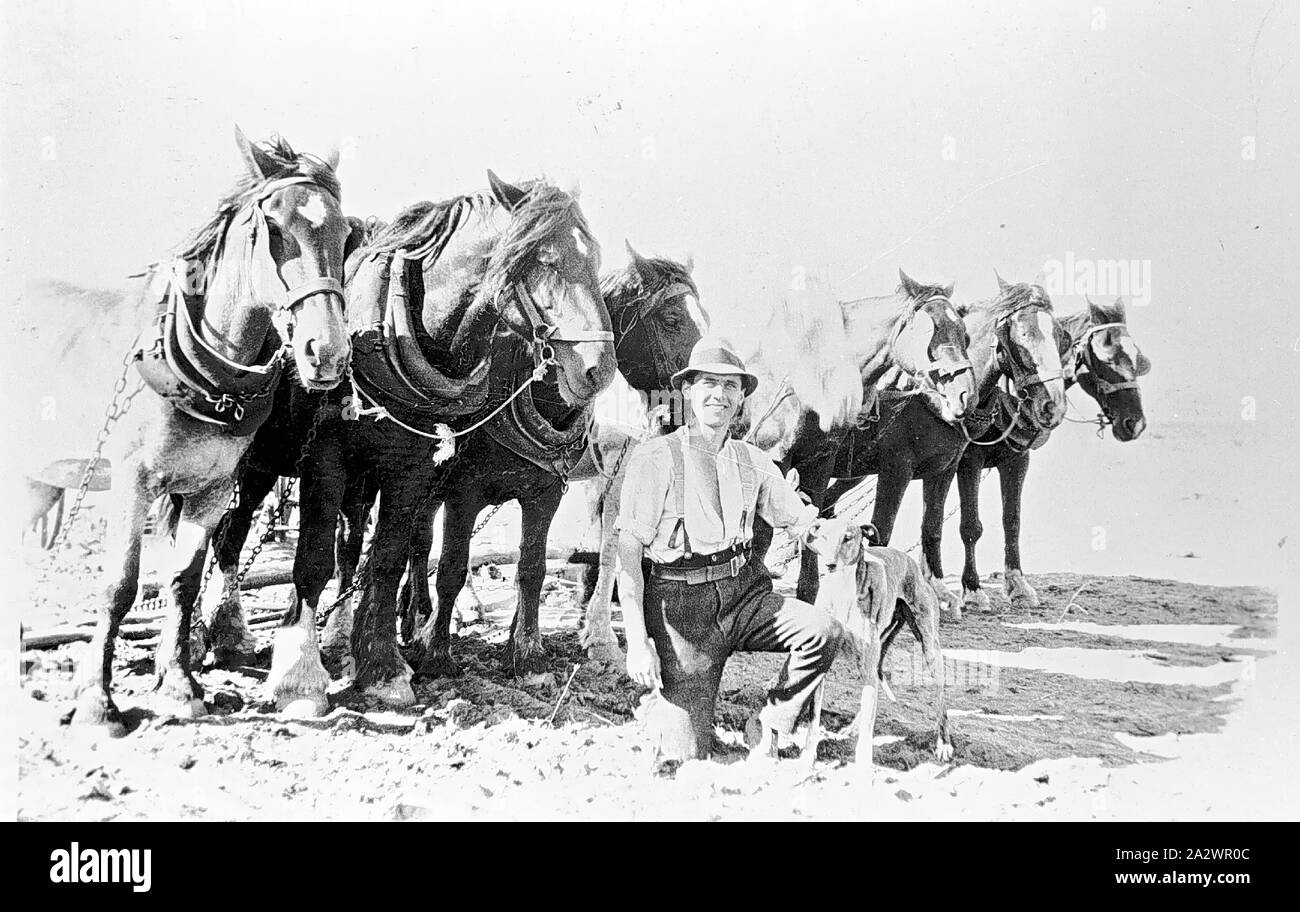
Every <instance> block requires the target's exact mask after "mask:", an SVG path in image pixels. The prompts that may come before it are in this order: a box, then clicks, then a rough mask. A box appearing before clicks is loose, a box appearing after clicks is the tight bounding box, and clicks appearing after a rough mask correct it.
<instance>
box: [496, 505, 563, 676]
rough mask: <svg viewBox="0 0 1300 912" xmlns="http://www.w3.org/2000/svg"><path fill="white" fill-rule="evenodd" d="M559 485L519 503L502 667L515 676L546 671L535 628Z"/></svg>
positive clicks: (540, 638) (543, 655)
mask: <svg viewBox="0 0 1300 912" xmlns="http://www.w3.org/2000/svg"><path fill="white" fill-rule="evenodd" d="M563 487H564V486H563V485H561V484H560V483H559V482H558V481H557V482H555V483H554V484H552V485H551V486H550V487H548V488H547V489H546V490H544V491H543V492H542V493H540V494H538V495H537V496H535V497H531V498H528V499H525V500H522V501H521V502H520V504H519V505H520V507H521V508H522V512H523V523H522V530H521V532H520V536H519V566H518V567H517V568H516V571H515V592H516V595H517V598H516V600H515V617H514V620H513V621H511V622H510V640H509V641H508V643H507V645H506V652H505V656H506V664H507V665H509V666H510V668H511V669H512V670H513V671H514V673H515V674H516V675H523V674H531V673H536V672H542V671H545V670H546V647H545V646H543V645H542V632H541V629H540V627H539V625H538V612H539V608H540V603H541V599H542V583H543V582H545V580H546V538H547V535H548V534H549V533H550V531H551V520H552V519H554V518H555V511H556V510H557V509H559V507H560V498H561V496H563V493H564V491H563Z"/></svg>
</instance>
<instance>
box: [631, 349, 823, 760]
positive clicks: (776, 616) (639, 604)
mask: <svg viewBox="0 0 1300 912" xmlns="http://www.w3.org/2000/svg"><path fill="white" fill-rule="evenodd" d="M673 385H674V386H677V387H680V388H681V390H682V398H683V400H684V401H685V404H686V406H687V425H686V426H685V427H683V428H680V429H678V430H677V431H675V432H674V433H672V434H669V435H667V436H664V437H659V438H655V439H652V440H648V441H646V442H645V443H642V444H641V445H640V446H639V447H637V449H636V450H635V451H633V453H632V456H631V457H630V459H629V460H628V466H627V475H626V477H625V479H624V482H623V492H622V496H621V501H622V506H621V510H620V512H619V517H618V523H617V526H616V528H617V529H618V532H619V541H618V553H619V562H620V564H621V569H620V574H619V580H618V582H619V595H620V602H621V604H622V608H623V619H624V622H625V624H626V628H627V670H628V675H629V676H630V677H631V678H632V680H634V681H636V682H637V683H638V684H641V685H643V686H645V687H650V688H652V689H654V690H655V691H656V693H654V694H652V697H651V701H650V704H649V705H648V706H647V713H646V722H647V725H648V726H649V728H650V730H651V732H652V734H654V735H655V736H656V737H657V739H658V741H659V749H660V755H661V757H664V758H665V759H683V760H684V759H692V758H696V757H707V756H708V754H709V752H710V749H711V747H712V744H713V710H714V702H715V701H716V699H717V694H718V684H719V682H720V681H721V679H722V668H723V665H724V664H725V663H726V660H727V657H728V656H729V655H730V654H731V653H732V652H734V651H742V652H785V651H789V652H790V653H791V656H790V661H789V666H788V672H787V674H785V675H783V678H782V680H781V682H779V683H778V686H777V687H776V688H775V689H773V690H772V691H771V692H770V693H769V695H768V701H767V705H766V706H764V707H763V709H762V711H761V712H760V714H759V722H760V725H761V729H762V735H761V737H760V740H759V743H758V744H757V745H756V746H755V747H754V748H753V750H752V752H751V756H754V755H763V756H766V755H768V754H772V753H775V744H776V737H777V735H778V734H790V733H791V732H793V731H794V727H795V722H796V720H797V719H798V717H799V714H800V711H801V710H802V708H803V706H804V704H805V702H806V701H807V700H808V698H809V697H810V696H812V694H813V692H814V691H815V690H816V688H817V685H818V684H820V683H821V679H822V676H823V675H825V673H826V671H827V670H828V669H829V668H830V666H831V663H832V662H833V661H834V659H835V653H836V651H837V649H838V648H839V642H840V636H841V633H842V630H841V628H840V626H839V624H838V623H837V622H836V621H835V620H834V619H833V618H832V617H831V616H830V615H828V614H826V613H825V612H824V611H822V610H821V609H819V608H815V607H813V606H812V605H809V604H808V603H806V602H801V601H798V600H797V599H793V598H783V597H782V596H780V595H778V594H776V593H775V592H773V591H772V580H771V577H770V576H769V575H768V572H767V569H766V568H765V567H763V566H762V565H761V563H760V562H757V561H753V560H751V548H750V539H751V537H752V528H753V520H754V516H755V514H757V515H758V516H761V517H762V518H763V519H764V520H766V521H767V522H768V523H769V524H770V525H771V526H772V527H773V528H791V529H792V531H793V532H794V533H795V534H796V535H798V536H800V537H802V536H803V535H805V534H806V533H807V530H808V529H809V527H811V525H812V523H813V522H814V520H815V519H816V516H817V510H816V508H815V507H812V506H810V505H806V504H804V503H803V502H802V501H801V500H800V499H799V496H798V494H796V493H795V491H794V489H793V488H791V487H790V485H789V484H787V483H786V481H785V479H784V478H783V477H782V476H781V474H780V472H779V471H778V470H777V468H776V465H775V464H774V463H773V462H772V460H771V459H770V458H769V457H768V456H767V455H766V454H765V453H763V451H762V450H760V449H758V448H757V447H755V446H753V445H752V444H749V443H746V442H744V441H741V440H732V439H729V437H728V430H729V428H730V425H731V421H732V419H733V418H734V417H735V415H736V412H737V411H739V410H740V407H741V404H742V403H743V402H744V399H745V398H746V397H747V396H749V395H750V394H751V393H753V392H754V389H755V388H756V387H757V386H758V378H757V377H755V376H754V375H753V374H751V373H749V372H748V371H747V370H746V369H745V364H744V362H743V361H742V360H741V359H740V358H739V357H738V356H737V355H736V353H735V352H734V351H733V350H732V349H731V347H730V346H729V345H728V344H727V343H726V342H724V341H722V340H720V339H716V338H713V339H711V338H707V337H706V338H704V339H701V340H700V341H699V342H698V343H696V345H695V348H694V350H693V351H692V352H691V359H690V363H689V364H688V365H687V367H686V368H685V369H684V370H682V371H679V372H678V373H677V374H675V375H674V376H673Z"/></svg>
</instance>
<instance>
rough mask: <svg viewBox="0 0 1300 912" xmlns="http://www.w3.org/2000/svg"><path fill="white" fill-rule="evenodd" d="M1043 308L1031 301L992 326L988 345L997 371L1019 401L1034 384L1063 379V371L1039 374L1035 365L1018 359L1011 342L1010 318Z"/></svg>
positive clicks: (1006, 314) (1017, 351)
mask: <svg viewBox="0 0 1300 912" xmlns="http://www.w3.org/2000/svg"><path fill="white" fill-rule="evenodd" d="M1044 307H1045V305H1044V304H1042V303H1038V302H1033V301H1031V302H1029V303H1028V304H1022V305H1020V306H1019V307H1017V308H1015V309H1014V310H1011V311H1009V312H1007V313H1004V314H1003V315H1002V316H1000V317H998V319H997V322H996V323H995V324H994V325H993V340H992V341H991V342H990V343H989V344H990V345H992V346H993V348H994V352H995V358H996V360H997V366H998V370H999V371H1000V372H1001V374H1002V376H1003V377H1005V378H1007V380H1009V381H1010V383H1011V385H1012V386H1014V387H1015V390H1016V397H1017V398H1018V399H1021V400H1023V399H1024V398H1025V395H1024V394H1025V390H1027V389H1028V388H1029V387H1031V386H1034V385H1035V384H1038V385H1046V384H1048V383H1050V382H1051V381H1053V380H1063V379H1064V378H1065V371H1064V369H1062V370H1056V371H1048V372H1047V373H1043V374H1040V373H1039V372H1038V367H1037V365H1035V364H1034V363H1033V362H1032V361H1026V360H1025V359H1023V358H1021V357H1020V353H1019V350H1018V348H1017V346H1016V344H1015V343H1014V342H1013V341H1012V340H1011V318H1012V317H1013V316H1015V315H1016V314H1018V313H1020V311H1022V310H1028V309H1029V308H1038V309H1040V310H1041V309H1044Z"/></svg>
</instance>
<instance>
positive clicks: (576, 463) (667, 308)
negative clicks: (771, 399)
mask: <svg viewBox="0 0 1300 912" xmlns="http://www.w3.org/2000/svg"><path fill="white" fill-rule="evenodd" d="M628 252H629V255H630V262H629V264H628V266H627V268H626V269H625V270H623V271H620V272H615V273H610V274H607V275H606V276H604V277H603V278H602V279H601V293H602V294H603V296H604V299H605V304H606V306H608V308H609V313H610V317H611V319H612V322H613V326H614V340H615V348H616V350H617V352H618V369H619V372H620V373H621V374H622V376H623V378H624V379H625V380H626V381H627V383H628V385H629V386H630V387H631V388H632V389H634V390H637V391H638V392H640V393H642V394H643V396H644V397H649V396H650V395H652V394H654V393H658V392H661V391H665V390H667V389H668V388H669V387H670V385H671V378H672V375H673V374H674V373H676V372H677V371H679V370H681V369H682V368H684V367H685V366H686V362H687V360H688V359H689V358H690V352H691V348H692V347H693V346H694V345H695V343H696V342H697V341H699V339H700V335H701V332H702V328H703V327H701V326H700V325H699V321H698V320H697V319H696V318H695V317H693V315H692V311H691V305H692V303H693V302H695V301H697V300H698V297H699V292H698V290H697V289H696V287H695V283H694V281H693V280H692V279H691V277H690V272H689V269H688V267H686V266H683V265H681V264H678V263H675V262H672V261H670V260H662V259H645V258H643V257H641V256H639V255H638V254H637V253H636V251H634V250H632V248H631V246H630V245H629V247H628ZM525 366H526V365H525ZM529 393H530V395H529V397H528V400H527V401H528V402H529V403H531V410H530V411H522V410H520V411H507V412H502V413H501V415H499V416H498V417H497V418H494V419H493V421H492V422H491V423H489V424H488V425H486V426H485V427H484V428H483V429H482V430H481V431H479V432H478V433H477V434H476V435H475V437H473V438H471V439H470V441H469V442H467V443H466V444H465V446H464V458H463V459H461V460H459V461H458V462H456V463H455V464H454V465H451V466H450V467H449V469H448V470H447V472H446V474H445V475H444V476H443V477H441V478H440V479H439V481H438V482H437V486H438V489H439V490H440V491H442V492H443V493H442V496H441V506H442V507H443V535H442V556H441V559H440V561H439V563H438V573H437V583H436V585H437V591H438V600H437V607H436V609H435V610H433V611H432V613H431V617H430V619H429V623H428V624H427V625H426V626H425V627H424V629H423V630H422V631H421V633H420V636H419V638H418V643H419V646H420V651H421V654H422V661H421V663H420V667H419V674H420V675H423V676H428V677H442V676H447V675H455V674H457V673H458V671H459V669H458V668H457V666H456V664H455V662H454V661H453V659H452V657H451V651H450V647H451V616H452V612H453V610H454V607H455V602H456V597H457V595H458V594H459V593H460V591H461V588H462V585H463V583H464V580H465V578H466V571H467V569H468V566H469V547H470V538H471V535H472V532H473V525H474V521H475V519H476V518H477V517H478V514H479V512H480V511H481V510H482V509H483V508H484V507H486V506H490V505H494V504H501V503H506V502H508V501H511V500H517V501H519V504H520V507H521V508H522V515H523V528H522V530H521V534H520V543H519V564H518V569H517V573H516V577H515V587H516V592H517V596H518V597H517V600H516V608H515V615H514V620H513V623H512V624H511V632H510V639H509V641H508V643H507V649H506V655H505V660H506V664H508V665H509V666H510V667H511V668H513V670H514V671H515V672H516V673H518V674H522V673H525V672H528V671H535V670H538V669H540V668H541V667H543V665H544V664H545V651H544V648H543V645H542V640H541V634H540V632H539V630H538V626H537V617H538V603H539V601H540V597H541V588H542V582H543V580H544V578H545V575H546V541H547V535H548V532H549V529H550V524H551V520H552V518H553V517H554V515H555V511H556V509H557V508H558V507H559V503H560V498H561V496H562V495H563V493H564V492H565V490H566V489H567V487H568V484H569V483H571V482H575V481H583V480H587V479H591V478H595V477H596V476H597V467H596V465H595V463H594V461H593V458H592V457H591V456H590V455H588V454H589V452H590V448H591V447H592V446H594V445H596V443H597V441H596V440H594V439H593V435H594V434H598V433H599V431H598V430H597V429H595V428H594V423H595V421H594V419H595V412H594V403H593V404H592V405H590V406H588V407H586V408H584V409H575V408H573V407H572V406H569V405H568V404H566V403H565V402H564V401H563V399H562V397H561V396H560V395H559V391H558V390H557V389H556V386H555V384H554V382H548V381H545V380H543V381H538V382H534V383H533V384H532V385H531V386H530V388H529ZM521 398H522V397H521ZM627 417H629V416H624V418H625V419H626V418H627ZM606 420H607V421H608V420H609V419H608V418H607V419H606ZM542 435H549V436H550V438H551V439H549V440H545V439H539V438H541V436H542ZM438 506H439V500H438V499H431V500H430V502H429V504H428V510H427V518H426V519H425V520H423V521H421V522H419V523H418V524H417V525H416V528H415V532H414V533H413V535H412V538H411V560H410V565H409V572H408V578H407V585H406V586H405V587H404V588H403V592H404V593H405V594H407V604H406V609H405V610H406V613H407V615H406V616H407V617H408V618H410V619H411V620H413V619H414V618H415V617H416V616H419V615H422V614H424V613H425V611H426V610H427V608H426V607H425V606H427V604H428V586H427V578H428V556H429V549H430V545H431V543H432V528H431V521H432V519H433V515H434V512H435V511H436V510H437V507H438ZM365 509H369V505H368V504H365ZM358 519H359V517H353V522H354V524H356V523H357V521H358ZM611 638H612V632H611Z"/></svg>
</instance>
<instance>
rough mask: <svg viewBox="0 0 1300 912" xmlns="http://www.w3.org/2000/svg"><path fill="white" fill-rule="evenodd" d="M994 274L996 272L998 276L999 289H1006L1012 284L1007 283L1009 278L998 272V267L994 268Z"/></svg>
mask: <svg viewBox="0 0 1300 912" xmlns="http://www.w3.org/2000/svg"><path fill="white" fill-rule="evenodd" d="M993 274H994V275H995V276H997V279H998V291H1006V290H1007V289H1008V288H1010V287H1011V286H1010V285H1009V284H1008V283H1007V280H1006V279H1004V278H1002V276H1001V275H999V274H998V271H997V270H996V269H995V270H993Z"/></svg>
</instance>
